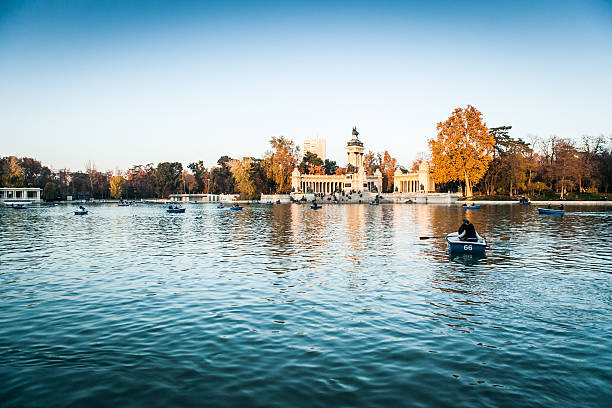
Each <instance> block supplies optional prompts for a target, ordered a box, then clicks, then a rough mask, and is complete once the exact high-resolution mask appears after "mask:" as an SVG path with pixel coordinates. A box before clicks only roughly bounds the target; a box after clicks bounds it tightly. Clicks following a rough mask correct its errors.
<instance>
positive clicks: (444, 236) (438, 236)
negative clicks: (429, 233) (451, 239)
mask: <svg viewBox="0 0 612 408" xmlns="http://www.w3.org/2000/svg"><path fill="white" fill-rule="evenodd" d="M431 238H446V235H436V236H435V237H419V239H420V240H423V239H431Z"/></svg>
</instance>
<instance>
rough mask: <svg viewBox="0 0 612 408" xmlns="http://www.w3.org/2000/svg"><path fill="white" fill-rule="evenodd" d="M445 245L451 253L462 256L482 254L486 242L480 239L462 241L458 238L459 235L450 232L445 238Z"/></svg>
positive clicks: (479, 237)
mask: <svg viewBox="0 0 612 408" xmlns="http://www.w3.org/2000/svg"><path fill="white" fill-rule="evenodd" d="M446 244H447V245H448V249H449V251H450V252H452V253H456V254H457V253H463V254H484V253H485V249H486V248H487V241H486V240H485V239H484V238H483V237H481V236H480V235H479V236H478V238H473V239H468V240H465V241H464V240H462V239H460V238H459V233H457V232H451V233H450V234H448V235H447V236H446Z"/></svg>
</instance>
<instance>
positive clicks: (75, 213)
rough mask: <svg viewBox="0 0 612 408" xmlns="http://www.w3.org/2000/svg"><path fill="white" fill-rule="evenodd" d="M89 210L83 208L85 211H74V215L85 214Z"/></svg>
mask: <svg viewBox="0 0 612 408" xmlns="http://www.w3.org/2000/svg"><path fill="white" fill-rule="evenodd" d="M88 212H89V211H87V210H85V211H75V212H74V215H87V213H88Z"/></svg>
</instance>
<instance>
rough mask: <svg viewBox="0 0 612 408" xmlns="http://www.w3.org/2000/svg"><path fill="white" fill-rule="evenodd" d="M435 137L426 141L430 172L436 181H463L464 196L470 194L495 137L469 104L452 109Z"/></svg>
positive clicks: (486, 166)
mask: <svg viewBox="0 0 612 408" xmlns="http://www.w3.org/2000/svg"><path fill="white" fill-rule="evenodd" d="M437 130H438V136H437V138H436V139H431V140H429V147H430V149H431V156H432V162H433V165H434V168H433V175H434V179H435V181H436V182H438V183H447V182H450V181H455V180H463V181H464V182H465V195H466V196H467V197H471V196H472V186H473V185H474V184H475V183H477V182H478V181H479V180H480V179H481V178H482V177H483V176H484V174H485V173H486V171H487V168H488V166H489V163H490V162H491V160H492V155H493V147H494V146H495V138H494V137H493V136H492V135H491V134H490V133H489V129H487V126H486V124H485V123H484V122H483V121H482V114H481V113H480V112H479V111H478V110H477V109H476V108H474V107H473V106H471V105H468V106H467V107H466V108H465V109H463V108H456V109H455V111H454V112H453V114H452V115H451V116H450V117H449V118H448V119H447V120H446V121H445V122H440V123H438V126H437Z"/></svg>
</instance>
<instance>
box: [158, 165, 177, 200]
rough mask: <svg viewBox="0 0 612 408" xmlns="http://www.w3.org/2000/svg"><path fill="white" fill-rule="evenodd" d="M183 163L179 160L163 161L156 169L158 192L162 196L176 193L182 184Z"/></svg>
mask: <svg viewBox="0 0 612 408" xmlns="http://www.w3.org/2000/svg"><path fill="white" fill-rule="evenodd" d="M182 175H183V165H182V164H181V163H179V162H163V163H159V164H158V165H157V168H156V169H155V182H156V183H155V184H156V190H157V194H158V196H159V197H161V198H165V197H168V196H169V195H170V194H174V193H176V192H177V191H178V190H179V188H180V186H181V185H182Z"/></svg>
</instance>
